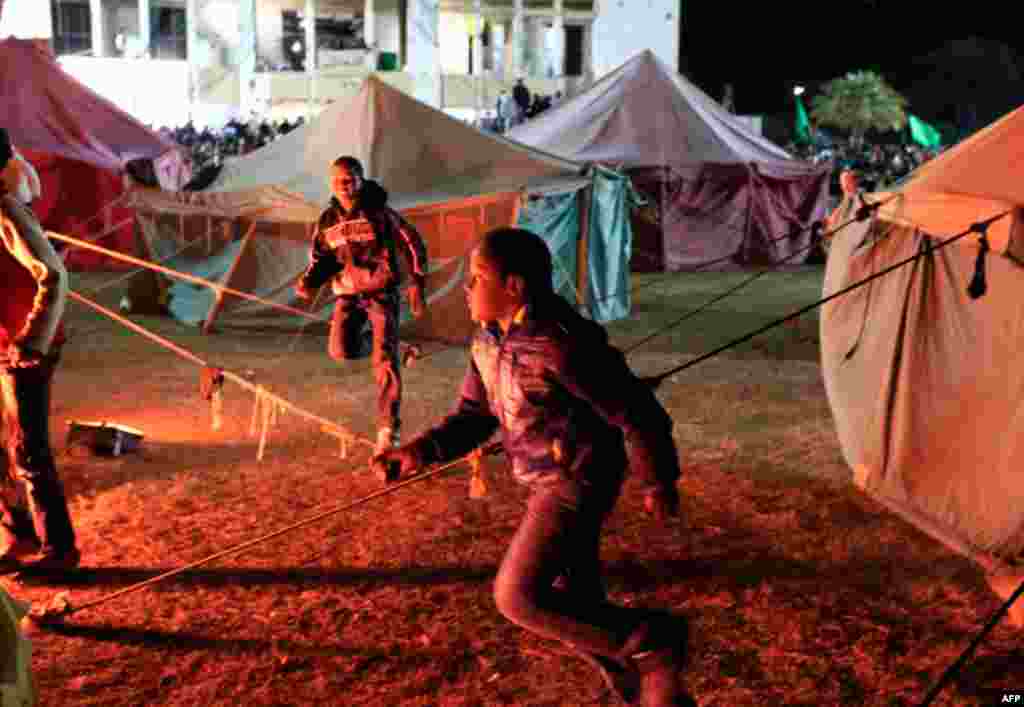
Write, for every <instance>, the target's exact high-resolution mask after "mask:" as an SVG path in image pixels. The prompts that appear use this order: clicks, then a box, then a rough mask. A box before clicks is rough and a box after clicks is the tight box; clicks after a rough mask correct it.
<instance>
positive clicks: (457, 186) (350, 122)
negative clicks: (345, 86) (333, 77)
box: [204, 76, 581, 208]
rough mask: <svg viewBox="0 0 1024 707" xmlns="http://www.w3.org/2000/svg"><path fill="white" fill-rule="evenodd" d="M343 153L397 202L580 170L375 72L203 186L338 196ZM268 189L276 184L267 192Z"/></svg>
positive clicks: (507, 187)
mask: <svg viewBox="0 0 1024 707" xmlns="http://www.w3.org/2000/svg"><path fill="white" fill-rule="evenodd" d="M341 155H353V156H355V157H357V158H359V160H360V161H361V162H362V163H363V166H364V168H365V169H366V175H367V177H369V178H371V179H376V180H378V181H380V182H381V183H382V184H383V185H384V187H385V188H386V189H387V190H388V192H389V193H390V194H391V205H392V206H393V207H395V208H407V207H411V206H417V205H421V204H426V203H432V202H440V201H446V200H448V199H449V198H451V197H465V196H475V195H478V194H490V193H497V192H507V191H514V190H518V189H523V188H527V189H529V188H531V187H539V186H542V185H545V184H550V182H551V181H552V180H557V179H561V178H574V177H578V176H579V175H580V173H581V165H579V164H577V163H574V162H569V161H567V160H563V159H559V158H556V157H553V156H550V155H547V154H545V153H543V152H541V151H539V150H535V149H533V148H529V147H525V146H523V145H519V144H517V143H514V142H511V141H509V140H505V139H504V138H501V137H499V136H496V135H490V134H485V133H483V132H481V131H479V130H476V129H475V128H472V127H470V126H468V125H465V124H464V123H462V122H461V121H459V120H456V119H455V118H452V117H450V116H448V115H446V114H445V113H443V112H441V111H438V110H436V109H434V108H432V107H430V106H428V105H426V104H425V103H421V102H420V101H417V100H416V99H414V98H412V97H410V96H408V95H406V94H404V93H402V92H401V91H399V90H398V89H396V88H393V87H391V86H389V85H388V84H386V83H384V82H383V81H381V80H380V79H378V78H377V77H375V76H370V77H369V78H367V80H366V81H365V82H364V83H363V86H362V89H361V90H360V92H359V94H358V95H357V96H355V97H354V98H353V99H352V100H350V101H346V102H344V103H337V104H334V105H332V106H331V107H330V108H328V109H327V110H325V111H324V112H323V113H321V114H320V115H319V116H318V117H317V119H316V120H314V121H312V122H311V123H309V124H307V125H304V126H303V127H301V128H299V129H298V130H294V131H292V132H290V133H288V134H287V135H285V136H284V137H282V138H280V139H279V140H276V141H274V142H273V143H271V144H270V145H268V146H266V147H264V148H262V149H260V150H257V151H255V152H253V153H251V154H249V155H246V156H244V157H240V158H238V159H234V160H230V161H228V162H227V163H225V165H224V168H223V170H222V172H221V174H220V175H219V176H218V178H217V181H215V182H214V184H213V185H212V186H211V187H210V189H208V190H206V192H204V194H206V195H210V198H216V197H215V196H214V195H213V194H211V192H248V191H249V190H257V189H258V190H259V193H260V195H259V196H258V197H249V198H256V199H258V200H260V201H267V200H269V201H272V202H275V203H276V202H277V201H278V200H279V199H280V198H281V197H282V196H283V195H284V194H286V193H290V194H292V195H298V196H299V197H301V198H302V199H303V200H304V201H306V202H308V203H310V204H316V205H318V206H320V205H323V204H325V203H327V200H328V199H329V198H330V196H331V194H330V190H329V186H328V179H327V178H328V173H329V166H330V163H331V162H332V161H333V160H334V159H335V158H337V157H339V156H341ZM267 189H270V190H272V193H271V194H269V195H268V194H263V192H264V191H266V190H267Z"/></svg>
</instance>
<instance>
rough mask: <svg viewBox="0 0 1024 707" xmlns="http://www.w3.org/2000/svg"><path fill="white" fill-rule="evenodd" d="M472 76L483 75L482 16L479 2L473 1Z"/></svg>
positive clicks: (481, 7)
mask: <svg viewBox="0 0 1024 707" xmlns="http://www.w3.org/2000/svg"><path fill="white" fill-rule="evenodd" d="M472 24H473V75H474V76H481V75H483V73H484V42H483V39H484V16H483V4H482V2H481V0H473V23H472Z"/></svg>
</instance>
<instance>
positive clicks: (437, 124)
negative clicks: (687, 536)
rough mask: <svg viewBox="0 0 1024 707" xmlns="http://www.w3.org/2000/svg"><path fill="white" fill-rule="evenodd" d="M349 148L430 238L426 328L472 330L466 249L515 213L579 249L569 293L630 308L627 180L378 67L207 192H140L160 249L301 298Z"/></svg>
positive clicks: (155, 248)
mask: <svg viewBox="0 0 1024 707" xmlns="http://www.w3.org/2000/svg"><path fill="white" fill-rule="evenodd" d="M344 154H348V155H353V156H355V157H357V158H359V159H360V160H361V161H362V163H363V165H364V167H365V169H366V172H367V176H368V177H369V178H372V179H377V180H379V181H380V182H381V183H382V184H383V185H384V186H385V188H386V189H387V190H388V191H389V193H390V200H389V203H390V204H391V205H392V207H394V208H397V209H400V210H401V211H402V212H403V214H404V215H405V217H406V218H408V219H409V220H410V221H411V222H412V223H413V224H414V225H415V226H417V228H418V229H419V230H420V231H421V233H423V234H424V236H425V238H426V240H427V245H428V251H429V256H430V260H431V273H430V275H429V276H428V282H427V284H428V299H429V301H430V305H431V306H430V308H429V310H428V314H427V317H426V318H425V319H424V320H421V321H419V322H416V324H415V325H414V329H415V330H416V331H417V332H418V333H420V334H422V335H424V336H429V337H434V338H440V339H445V340H459V339H462V338H464V337H465V336H466V335H468V333H469V331H470V327H469V323H468V319H467V316H466V313H465V305H464V302H463V298H462V294H461V283H462V281H463V277H464V273H465V268H466V257H465V256H466V255H467V254H468V252H469V250H470V249H471V248H472V246H473V245H474V244H475V243H476V242H477V240H478V238H479V237H480V236H481V235H482V233H483V232H484V231H486V230H488V229H490V228H493V227H496V226H500V225H511V224H514V223H516V222H517V220H518V218H519V216H520V214H522V215H523V217H524V218H529V219H532V221H531V223H533V224H538V223H540V224H543V225H544V227H543V228H542V229H541V230H542V235H543V236H544V237H545V238H546V239H547V240H548V242H549V244H551V247H552V251H553V252H555V254H556V255H559V254H563V255H568V253H569V252H570V251H571V254H572V256H573V257H572V259H571V261H570V260H565V259H562V260H560V263H561V266H562V271H563V272H564V271H571V272H570V273H569V276H568V277H566V278H564V279H563V280H562V282H561V284H562V286H563V288H564V289H563V293H564V294H567V295H569V296H570V297H571V298H575V299H577V300H578V301H580V302H581V304H591V305H594V306H592V307H590V311H591V312H592V314H593V315H594V316H595V317H596V318H599V319H609V318H613V317H618V316H624V315H625V314H626V312H627V311H628V304H626V303H627V302H628V283H627V282H626V275H628V273H625V272H621V271H620V269H617V268H616V265H617V264H618V263H622V262H628V247H629V224H628V220H626V219H624V218H623V217H622V214H621V213H620V212H621V209H619V210H616V209H614V208H610V205H612V204H613V202H614V203H617V202H616V200H618V202H621V201H622V200H624V199H625V198H626V193H627V190H626V189H625V187H624V185H623V184H622V180H621V178H619V177H618V176H617V175H615V174H613V173H610V172H606V171H602V170H590V171H586V170H584V168H583V166H582V165H580V164H578V163H575V162H571V161H568V160H564V159H560V158H557V157H554V156H551V155H548V154H545V153H543V152H541V151H538V150H535V149H532V148H528V147H526V146H523V145H519V144H516V143H513V142H511V141H508V140H505V139H503V138H500V137H498V136H493V135H489V134H486V133H483V132H481V131H479V130H476V129H475V128H472V127H470V126H467V125H465V124H464V123H462V122H460V121H458V120H456V119H454V118H451V117H449V116H447V115H445V114H444V113H443V112H441V111H438V110H435V109H434V108H431V107H430V106H428V105H426V104H423V103H421V102H419V101H417V100H415V99H413V98H411V97H410V96H407V95H406V94H404V93H402V92H401V91H398V90H397V89H394V88H392V87H391V86H389V85H387V84H386V83H384V82H382V81H380V80H379V79H377V78H375V77H370V78H368V79H367V80H366V81H365V82H364V84H363V86H362V88H361V90H360V92H359V94H358V95H356V96H355V97H353V98H352V99H351V100H349V101H347V102H344V103H337V104H334V105H332V106H331V107H330V108H328V109H327V110H325V111H324V112H323V113H322V114H321V115H320V116H318V117H317V119H316V120H314V121H312V122H310V123H309V124H307V125H305V126H303V127H302V128H300V129H298V130H295V131H293V132H291V133H289V134H288V135H286V136H285V137H283V138H281V139H279V140H277V141H275V142H274V143H272V144H271V145H269V146H267V147H265V148H262V149H261V150H258V151H256V152H254V153H251V154H250V155H247V156H245V157H242V158H239V159H237V160H234V161H232V162H230V163H228V164H227V165H225V167H224V169H223V170H222V173H221V174H220V175H219V176H218V178H217V181H216V182H215V183H214V184H213V185H211V187H210V188H209V189H207V190H205V191H202V192H196V193H187V192H182V193H177V194H169V193H166V192H160V191H155V190H148V189H139V190H137V191H135V192H134V193H133V199H132V203H133V204H134V205H135V206H136V207H137V208H138V209H139V210H140V218H139V223H140V226H141V227H142V231H143V234H144V236H145V238H144V242H145V243H147V244H148V247H149V253H148V255H149V257H151V258H153V259H155V260H168V262H170V263H171V264H172V265H174V266H175V267H178V268H180V269H185V270H188V271H190V272H193V273H195V274H199V275H202V276H204V277H206V278H207V279H212V280H215V281H217V282H219V283H220V284H222V285H224V286H227V287H231V288H233V289H237V290H242V291H246V292H249V293H253V294H257V295H259V296H260V297H263V298H266V299H270V300H273V301H276V302H278V303H280V304H289V305H295V304H297V302H296V301H295V300H294V298H293V295H292V293H291V285H292V283H293V282H294V281H295V278H296V277H297V276H298V274H299V273H300V272H301V271H302V270H303V268H304V267H305V265H306V263H307V258H308V245H309V237H310V228H311V224H312V223H314V222H315V220H316V218H317V216H318V214H319V211H320V209H322V208H323V206H324V205H325V204H326V203H327V201H328V199H329V197H330V192H329V186H328V172H329V165H330V163H331V161H332V160H333V159H334V158H336V157H337V156H339V155H344ZM585 171H586V173H585ZM597 185H599V187H598V186H597ZM531 195H532V197H533V199H532V200H530V197H531ZM555 203H557V204H560V205H564V204H566V203H570V204H571V206H570V208H571V210H572V212H573V214H574V215H575V220H573V219H563V220H561V221H559V220H557V219H555V220H552V219H550V218H548V217H549V216H550V213H548V212H549V211H550V210H551V209H550V208H547V209H546V208H545V207H551V208H554V207H552V206H551V205H552V204H555ZM595 215H596V217H594V216H595ZM581 234H582V236H583V237H582V238H581ZM591 234H593V237H591ZM609 248H611V249H612V250H614V252H610V251H609ZM199 251H201V252H199ZM613 277H614V278H617V279H616V282H615V283H614V284H613V285H609V284H608V280H609V278H613ZM593 293H599V294H601V297H600V298H598V297H596V296H594V294H593ZM604 293H611V295H612V296H610V297H609V296H606V295H605V294H604ZM588 299H589V300H590V302H588ZM598 299H600V300H601V302H600V303H598V302H597V300H598ZM232 300H234V301H232ZM597 304H600V305H601V306H600V307H598V306H596V305H597ZM610 305H611V306H610ZM169 307H170V309H171V312H172V314H174V316H176V317H177V318H179V319H181V320H183V321H189V322H192V323H199V322H203V323H204V324H206V325H209V324H211V323H212V322H213V321H214V320H215V319H217V318H218V317H223V316H229V317H231V318H234V319H239V318H241V317H249V318H252V317H257V316H258V317H266V316H267V315H268V314H269V312H268V311H267V308H266V307H263V306H261V305H258V304H252V303H247V302H240V301H238V300H237V299H236V298H231V297H217V296H215V295H214V294H213V293H211V292H210V291H209V290H206V289H197V288H196V287H195V286H193V285H188V284H181V285H175V286H174V287H172V288H171V290H170V296H169ZM317 309H320V308H319V307H317ZM222 321H223V320H222Z"/></svg>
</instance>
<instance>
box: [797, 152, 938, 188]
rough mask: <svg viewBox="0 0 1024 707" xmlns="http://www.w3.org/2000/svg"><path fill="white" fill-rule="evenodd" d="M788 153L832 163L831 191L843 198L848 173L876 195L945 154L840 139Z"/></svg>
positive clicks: (817, 161) (812, 160)
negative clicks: (841, 180) (841, 179)
mask: <svg viewBox="0 0 1024 707" xmlns="http://www.w3.org/2000/svg"><path fill="white" fill-rule="evenodd" d="M786 151H787V152H789V154H791V155H794V156H796V157H798V158H800V159H804V160H808V161H810V162H815V163H824V162H832V164H833V170H832V180H831V189H830V191H831V193H832V195H833V196H834V197H838V196H839V193H840V186H839V175H840V174H841V173H842V172H843V171H844V170H850V171H853V172H855V173H856V174H857V176H858V178H859V180H860V185H861V188H862V189H864V190H867V191H875V190H876V189H885V188H887V187H891V186H892V185H893V184H896V183H897V182H899V181H900V180H901V179H903V178H905V177H906V176H907V175H909V174H910V173H911V172H913V171H914V170H915V169H917V168H918V167H920V166H921V165H922V164H924V163H925V162H927V161H928V160H930V159H932V158H934V157H935V156H937V155H938V154H939V153H940V152H941V150H938V149H926V148H923V147H920V146H918V145H901V144H884V143H872V142H867V141H860V142H855V141H853V140H839V139H832V140H830V141H828V142H827V143H822V142H819V143H815V144H810V143H803V144H797V143H790V144H788V145H786Z"/></svg>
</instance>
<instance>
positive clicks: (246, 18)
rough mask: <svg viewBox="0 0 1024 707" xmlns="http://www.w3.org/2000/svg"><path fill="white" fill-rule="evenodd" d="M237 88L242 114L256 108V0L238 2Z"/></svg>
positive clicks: (247, 113) (246, 114) (246, 113)
mask: <svg viewBox="0 0 1024 707" xmlns="http://www.w3.org/2000/svg"><path fill="white" fill-rule="evenodd" d="M238 38H239V39H238V50H239V51H238V89H239V94H240V95H239V102H240V103H241V109H242V115H244V116H246V117H247V118H248V116H249V113H250V112H251V111H253V110H255V109H256V102H255V92H256V0H239V2H238Z"/></svg>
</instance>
